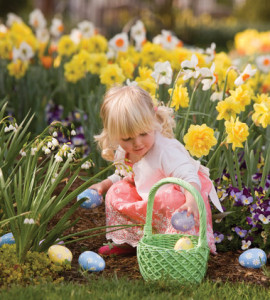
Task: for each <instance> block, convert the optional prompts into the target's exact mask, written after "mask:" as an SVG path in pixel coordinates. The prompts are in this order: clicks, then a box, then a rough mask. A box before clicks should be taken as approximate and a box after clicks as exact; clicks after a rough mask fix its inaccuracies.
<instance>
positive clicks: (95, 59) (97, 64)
mask: <svg viewBox="0 0 270 300" xmlns="http://www.w3.org/2000/svg"><path fill="white" fill-rule="evenodd" d="M107 64H108V58H107V56H106V54H105V53H90V66H89V71H90V72H91V73H92V74H100V72H101V70H102V69H103V68H104V67H106V66H107Z"/></svg>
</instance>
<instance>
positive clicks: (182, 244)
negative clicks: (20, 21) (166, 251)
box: [174, 237, 194, 251]
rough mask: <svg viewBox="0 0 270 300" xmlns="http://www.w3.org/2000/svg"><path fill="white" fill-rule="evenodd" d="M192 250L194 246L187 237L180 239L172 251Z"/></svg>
mask: <svg viewBox="0 0 270 300" xmlns="http://www.w3.org/2000/svg"><path fill="white" fill-rule="evenodd" d="M192 248H194V245H193V243H192V241H191V239H190V238H188V237H182V238H180V239H179V240H178V241H177V242H176V244H175V246H174V250H176V251H179V250H189V249H192Z"/></svg>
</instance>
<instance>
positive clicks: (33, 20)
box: [29, 8, 47, 30]
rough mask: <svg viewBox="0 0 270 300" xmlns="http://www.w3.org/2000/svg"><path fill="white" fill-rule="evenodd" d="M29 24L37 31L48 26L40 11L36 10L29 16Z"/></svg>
mask: <svg viewBox="0 0 270 300" xmlns="http://www.w3.org/2000/svg"><path fill="white" fill-rule="evenodd" d="M29 24H30V25H31V26H32V27H33V28H34V29H35V30H37V29H43V28H45V27H46V25H47V21H46V19H45V18H44V15H43V13H42V12H41V10H40V9H38V8H37V9H34V10H33V11H32V12H31V13H30V15H29Z"/></svg>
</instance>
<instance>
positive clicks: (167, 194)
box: [105, 171, 216, 253]
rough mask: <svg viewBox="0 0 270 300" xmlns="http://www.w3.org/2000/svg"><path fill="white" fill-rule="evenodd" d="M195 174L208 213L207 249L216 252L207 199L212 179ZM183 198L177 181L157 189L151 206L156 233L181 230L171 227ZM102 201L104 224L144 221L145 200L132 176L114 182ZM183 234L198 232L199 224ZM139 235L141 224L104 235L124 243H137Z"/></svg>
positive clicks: (140, 236)
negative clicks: (197, 177)
mask: <svg viewBox="0 0 270 300" xmlns="http://www.w3.org/2000/svg"><path fill="white" fill-rule="evenodd" d="M198 176H199V179H200V181H201V186H202V188H201V195H202V198H203V200H204V203H205V207H206V213H207V241H208V245H209V247H210V251H211V252H212V253H216V246H215V240H214V235H213V227H212V213H211V208H210V204H209V200H208V195H209V192H210V190H211V187H212V182H211V180H210V179H209V178H208V177H207V176H206V175H205V174H203V173H202V172H200V171H199V172H198ZM185 201H186V199H185V195H184V193H183V192H182V191H181V188H180V187H179V186H178V185H174V184H166V185H163V186H161V187H160V188H159V189H158V191H157V193H156V196H155V200H154V207H153V223H152V225H153V230H154V232H155V233H162V234H173V233H181V232H180V231H177V230H176V229H174V228H173V227H172V225H171V217H172V215H173V213H174V212H176V211H177V210H178V209H179V208H180V207H181V206H182V205H183V204H184V203H185ZM105 203H106V223H107V225H110V226H112V225H123V224H145V218H146V210H147V200H143V199H142V198H141V197H140V196H139V194H138V193H137V190H136V186H135V183H134V181H133V180H132V178H131V179H130V178H129V179H128V180H126V179H123V180H121V181H118V182H116V183H114V184H113V185H112V186H111V188H110V189H109V190H108V192H107V195H106V202H105ZM108 230H109V229H108ZM185 234H190V235H199V224H196V225H195V226H194V227H193V228H192V229H191V230H189V231H187V232H185ZM142 236H143V228H142V227H131V228H126V229H121V230H118V231H114V232H109V233H107V234H106V238H107V239H108V240H112V241H113V242H114V243H116V244H123V243H127V244H129V245H131V246H133V247H136V246H137V244H138V242H139V240H140V239H141V238H142Z"/></svg>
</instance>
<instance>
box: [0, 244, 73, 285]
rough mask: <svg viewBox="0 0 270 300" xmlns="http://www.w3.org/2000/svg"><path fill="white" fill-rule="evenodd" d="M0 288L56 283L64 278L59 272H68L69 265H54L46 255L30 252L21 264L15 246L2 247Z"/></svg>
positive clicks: (0, 251)
mask: <svg viewBox="0 0 270 300" xmlns="http://www.w3.org/2000/svg"><path fill="white" fill-rule="evenodd" d="M0 266H1V267H0V287H1V288H9V287H11V286H14V285H20V286H26V285H29V284H32V285H36V284H42V283H43V284H44V283H49V282H54V283H58V282H61V281H62V280H63V279H64V278H63V277H61V272H63V271H66V270H69V269H70V268H71V267H70V265H68V264H67V265H61V266H60V265H56V264H53V263H52V262H51V260H50V259H49V257H48V255H47V254H46V253H44V252H43V253H38V252H30V251H28V252H27V254H26V258H25V261H24V262H23V263H21V262H20V261H19V260H18V257H17V255H16V247H15V245H3V246H2V247H1V248H0Z"/></svg>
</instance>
